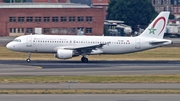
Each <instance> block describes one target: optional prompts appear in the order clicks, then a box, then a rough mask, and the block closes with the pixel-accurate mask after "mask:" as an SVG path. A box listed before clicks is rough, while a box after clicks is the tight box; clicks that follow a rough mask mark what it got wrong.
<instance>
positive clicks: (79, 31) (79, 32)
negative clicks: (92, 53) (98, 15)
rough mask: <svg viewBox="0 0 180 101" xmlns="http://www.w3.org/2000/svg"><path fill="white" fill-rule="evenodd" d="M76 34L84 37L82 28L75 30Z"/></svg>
mask: <svg viewBox="0 0 180 101" xmlns="http://www.w3.org/2000/svg"><path fill="white" fill-rule="evenodd" d="M77 34H78V35H84V28H83V27H78V28H77Z"/></svg>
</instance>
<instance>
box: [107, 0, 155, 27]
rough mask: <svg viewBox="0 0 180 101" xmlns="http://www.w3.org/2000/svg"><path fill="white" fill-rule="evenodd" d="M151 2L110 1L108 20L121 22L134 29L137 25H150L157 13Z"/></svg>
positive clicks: (132, 0)
mask: <svg viewBox="0 0 180 101" xmlns="http://www.w3.org/2000/svg"><path fill="white" fill-rule="evenodd" d="M150 1H151V0H110V2H109V5H108V10H107V12H108V15H107V19H108V20H121V21H124V22H125V24H127V25H130V26H132V28H133V29H134V28H135V26H137V25H148V24H149V23H150V21H152V20H153V19H154V18H155V16H157V12H156V11H155V9H154V7H153V6H152V4H151V2H150Z"/></svg>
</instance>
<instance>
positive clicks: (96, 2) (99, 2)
mask: <svg viewBox="0 0 180 101" xmlns="http://www.w3.org/2000/svg"><path fill="white" fill-rule="evenodd" d="M108 4H109V0H92V5H93V7H102V8H103V13H104V19H106V16H107V9H108Z"/></svg>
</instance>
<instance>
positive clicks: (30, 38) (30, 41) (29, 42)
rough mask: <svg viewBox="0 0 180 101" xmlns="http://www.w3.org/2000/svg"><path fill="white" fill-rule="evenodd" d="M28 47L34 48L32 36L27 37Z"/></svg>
mask: <svg viewBox="0 0 180 101" xmlns="http://www.w3.org/2000/svg"><path fill="white" fill-rule="evenodd" d="M26 46H27V47H32V36H28V37H27V42H26Z"/></svg>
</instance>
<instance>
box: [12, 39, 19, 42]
mask: <svg viewBox="0 0 180 101" xmlns="http://www.w3.org/2000/svg"><path fill="white" fill-rule="evenodd" d="M13 42H21V40H20V39H14V40H13Z"/></svg>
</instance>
